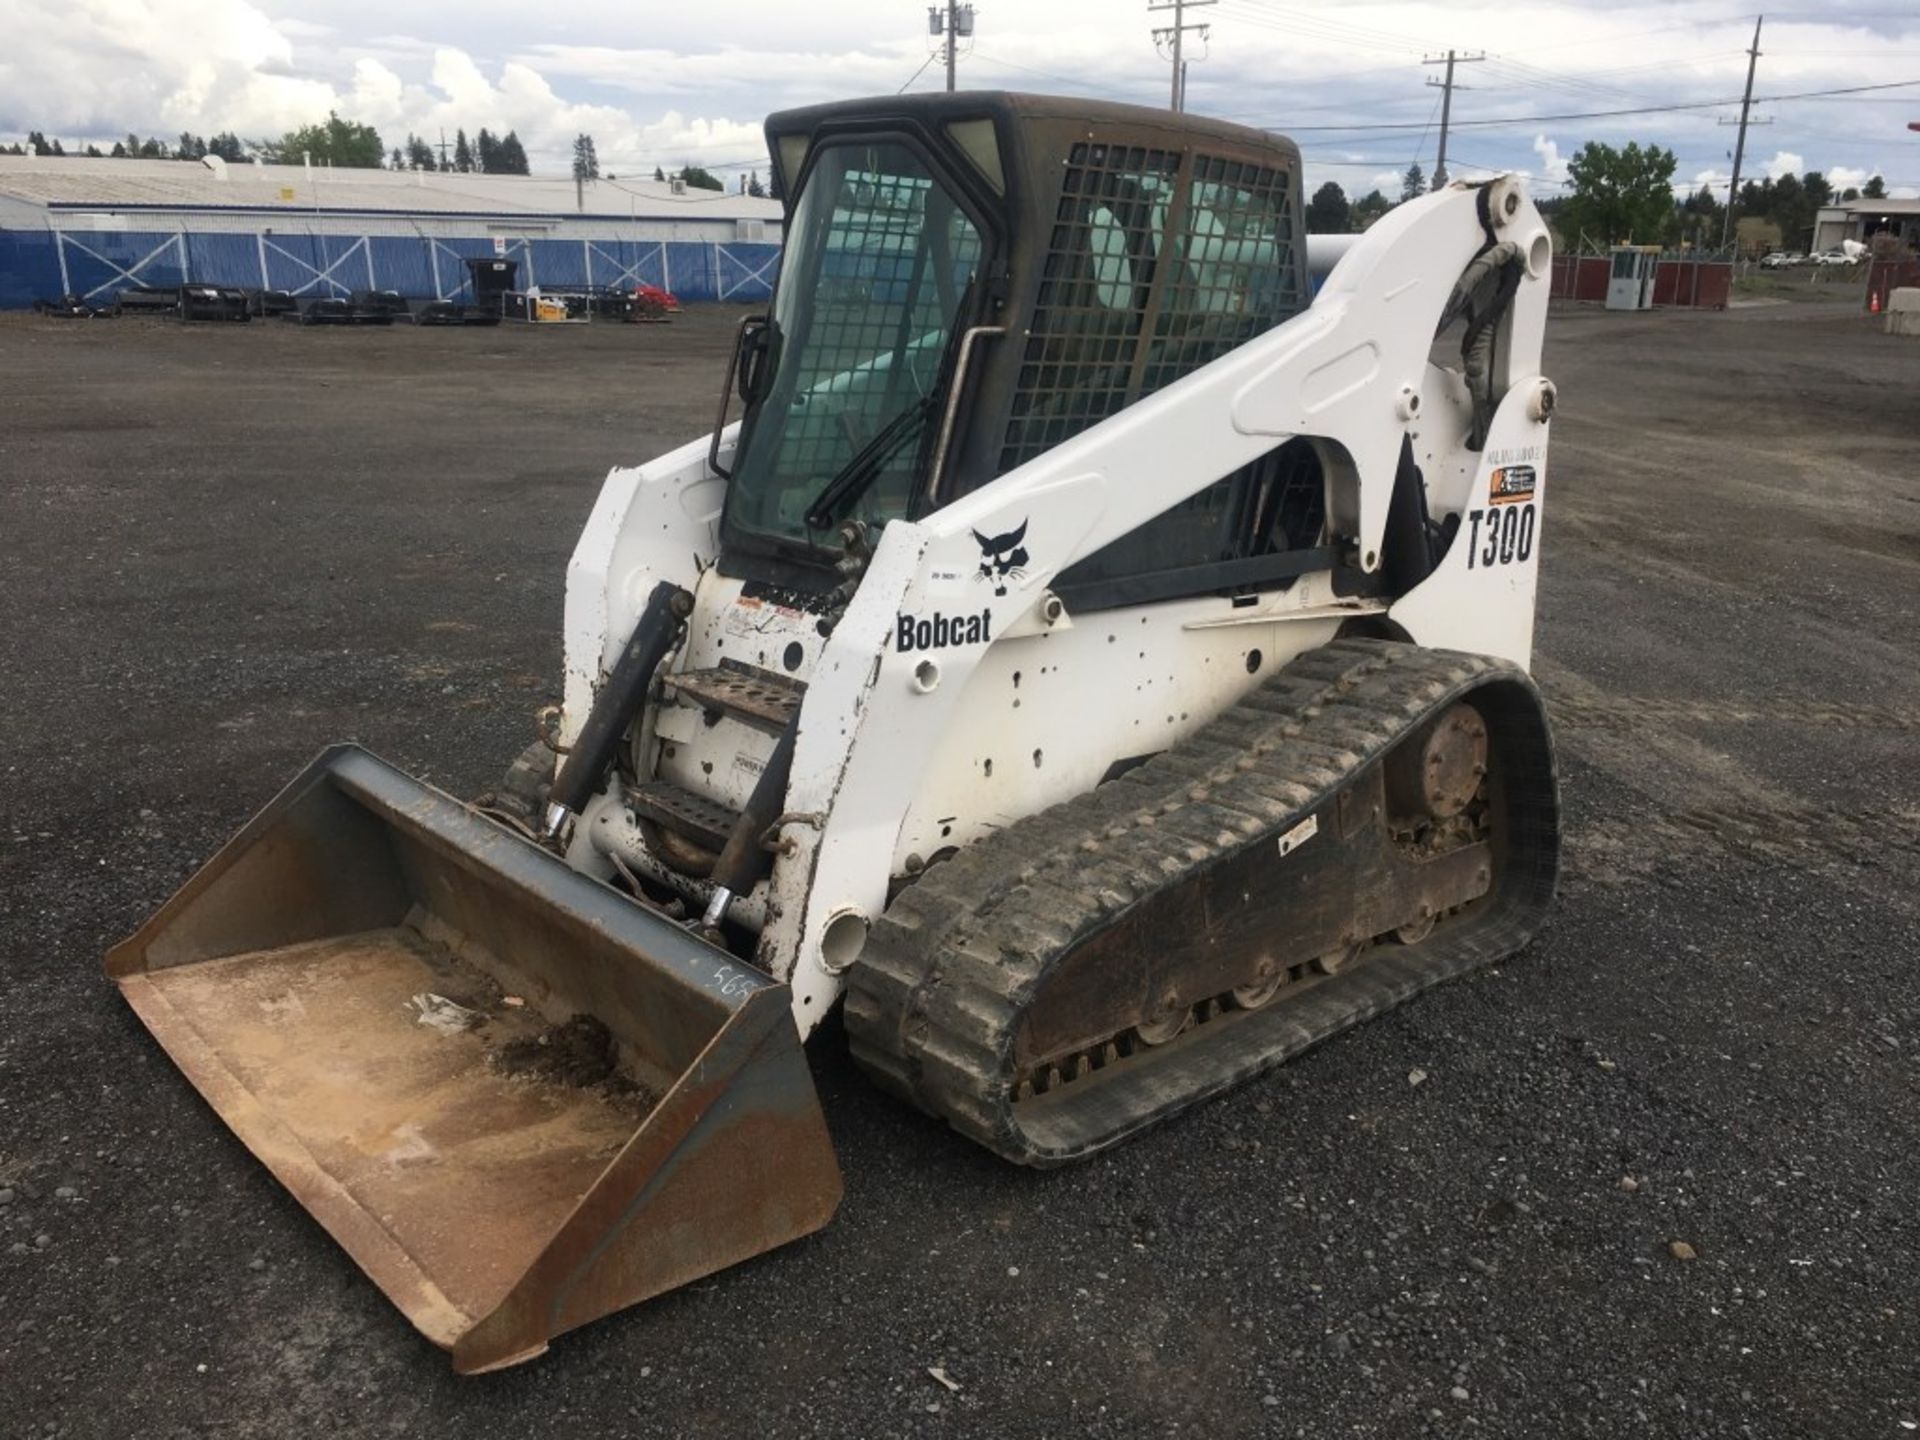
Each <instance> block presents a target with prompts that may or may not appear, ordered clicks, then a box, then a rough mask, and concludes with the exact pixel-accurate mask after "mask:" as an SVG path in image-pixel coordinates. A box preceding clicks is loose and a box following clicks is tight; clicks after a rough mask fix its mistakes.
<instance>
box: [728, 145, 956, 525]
mask: <svg viewBox="0 0 1920 1440" xmlns="http://www.w3.org/2000/svg"><path fill="white" fill-rule="evenodd" d="M979 260H980V232H979V231H978V230H977V229H976V228H975V226H974V224H973V222H972V221H971V220H969V219H968V218H967V216H966V214H965V212H964V211H962V210H961V208H960V206H959V204H958V202H957V201H956V200H955V199H954V197H953V195H952V194H951V193H950V192H949V191H948V190H947V189H946V188H945V187H944V186H943V185H942V184H941V183H940V182H939V181H938V180H936V179H935V178H934V177H933V174H932V172H931V171H930V170H929V169H928V168H927V165H926V163H925V162H924V161H923V160H921V159H920V157H919V156H918V155H917V154H915V153H914V151H913V150H911V149H910V148H908V147H907V146H905V145H902V144H897V143H872V142H865V141H863V142H858V143H853V142H846V143H841V144H829V145H828V146H827V147H826V148H825V149H823V150H822V151H821V153H820V154H819V155H818V156H817V157H816V158H815V160H814V163H813V166H812V168H811V170H810V171H809V172H808V176H807V181H806V185H805V188H804V189H803V190H802V191H801V194H800V198H799V200H798V202H797V203H796V204H795V205H794V209H793V218H792V220H791V222H790V223H789V224H788V226H787V248H786V254H785V256H784V257H783V259H782V261H781V267H780V283H779V287H778V290H777V293H776V294H775V296H774V302H773V316H772V324H771V331H772V333H771V336H770V340H769V349H768V363H769V365H770V367H771V373H770V374H769V376H768V377H767V378H766V379H765V380H763V381H762V382H761V386H762V393H761V395H760V397H759V399H758V401H757V402H756V403H755V404H754V405H753V406H752V407H750V408H749V410H748V412H747V415H746V420H745V425H744V428H743V435H742V441H741V447H740V454H739V456H738V457H737V459H736V462H735V468H734V476H733V484H732V486H731V487H730V490H729V493H728V498H727V518H728V519H729V521H730V522H731V523H732V524H733V525H735V526H738V527H739V528H741V529H742V530H745V531H748V532H751V533H754V534H757V535H761V536H765V537H769V538H773V539H781V540H789V541H800V542H802V543H809V544H820V543H823V542H825V541H827V540H828V538H829V535H830V533H831V530H832V529H833V527H834V526H836V525H837V524H838V523H839V522H840V521H841V520H844V519H847V518H849V517H851V518H855V519H860V520H865V521H867V522H868V523H870V524H879V523H883V522H885V521H887V520H890V519H894V518H896V517H899V516H903V515H905V514H906V513H907V511H908V508H909V506H910V505H911V502H912V498H913V496H914V494H915V493H916V490H917V489H918V488H919V482H921V481H922V480H923V479H924V471H923V466H924V464H925V461H926V457H927V456H928V455H930V453H931V450H932V442H933V434H934V431H935V430H936V429H937V427H938V411H939V408H940V401H941V398H942V397H940V396H939V395H938V394H937V393H936V391H935V385H936V384H937V383H938V381H939V378H940V368H941V363H942V360H943V359H944V357H945V354H946V350H947V346H948V342H949V341H950V340H951V339H952V336H953V332H954V329H955V327H956V325H957V324H958V323H959V318H960V308H961V303H962V300H963V298H964V296H965V295H966V293H967V286H968V282H969V280H970V279H971V278H972V275H973V272H974V270H975V269H976V268H977V266H978V264H979ZM830 487H831V488H832V490H834V491H838V492H840V494H842V495H843V496H844V497H845V498H844V500H842V501H840V502H839V503H837V504H835V505H832V506H830V507H829V508H830V509H831V510H832V514H831V516H830V517H829V516H827V515H824V514H822V513H819V501H820V499H821V497H822V495H823V494H827V493H828V492H829V490H830ZM810 510H811V511H815V513H814V515H813V520H814V521H815V522H816V523H814V524H809V521H808V512H809V511H810ZM819 522H824V523H819Z"/></svg>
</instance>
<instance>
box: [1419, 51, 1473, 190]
mask: <svg viewBox="0 0 1920 1440" xmlns="http://www.w3.org/2000/svg"><path fill="white" fill-rule="evenodd" d="M1486 58H1487V56H1486V52H1485V51H1481V52H1480V53H1479V54H1477V55H1462V54H1461V53H1460V52H1459V51H1458V50H1449V51H1447V53H1446V54H1445V55H1444V56H1441V55H1429V56H1427V57H1426V58H1425V59H1423V60H1422V61H1421V62H1420V63H1421V64H1423V65H1445V66H1446V67H1447V78H1446V79H1445V80H1435V79H1432V78H1431V77H1429V78H1428V80H1427V84H1429V85H1434V86H1438V87H1439V89H1440V158H1439V159H1438V160H1436V161H1434V163H1433V183H1432V184H1431V185H1429V186H1428V187H1427V188H1428V189H1429V190H1438V189H1440V188H1441V187H1442V186H1444V185H1445V184H1446V183H1447V127H1448V125H1450V124H1451V123H1452V121H1453V67H1454V66H1455V65H1471V64H1472V63H1474V62H1475V61H1477V60H1484V59H1486ZM1460 88H1461V89H1462V90H1464V89H1466V88H1467V87H1466V86H1464V85H1462V86H1461V87H1460Z"/></svg>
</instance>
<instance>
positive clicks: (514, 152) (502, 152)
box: [492, 130, 528, 175]
mask: <svg viewBox="0 0 1920 1440" xmlns="http://www.w3.org/2000/svg"><path fill="white" fill-rule="evenodd" d="M494 161H495V164H494V166H493V167H492V168H495V169H497V170H498V171H499V173H500V174H502V175H525V174H527V173H528V171H527V147H526V146H524V145H522V144H521V143H520V136H519V135H518V134H517V133H515V132H514V131H512V130H509V131H507V133H506V135H505V136H504V137H502V138H501V140H500V143H499V144H498V145H497V146H496V147H495V149H494Z"/></svg>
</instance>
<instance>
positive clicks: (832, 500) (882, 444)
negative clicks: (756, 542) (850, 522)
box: [805, 391, 939, 530]
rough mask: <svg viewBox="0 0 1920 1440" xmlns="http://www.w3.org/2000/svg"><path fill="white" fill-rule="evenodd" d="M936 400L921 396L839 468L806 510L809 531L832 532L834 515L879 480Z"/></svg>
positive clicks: (932, 397) (924, 420)
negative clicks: (889, 462)
mask: <svg viewBox="0 0 1920 1440" xmlns="http://www.w3.org/2000/svg"><path fill="white" fill-rule="evenodd" d="M938 398H939V394H938V392H937V391H936V392H934V393H932V394H929V395H925V396H922V397H921V398H920V399H919V400H917V401H915V402H914V403H913V404H912V405H911V406H910V407H908V408H907V409H905V410H902V411H901V412H900V413H899V414H898V415H896V416H894V417H893V419H891V420H889V421H888V422H887V423H886V424H885V425H883V426H882V427H881V428H880V432H879V433H878V434H877V435H875V436H874V437H873V438H872V439H871V440H869V441H868V442H867V443H866V444H864V445H862V446H861V447H860V448H859V449H858V450H856V451H855V452H854V454H853V458H852V459H850V460H848V461H847V463H846V464H844V465H842V466H841V467H840V470H839V473H838V474H836V475H835V476H834V477H833V478H832V479H831V480H829V481H828V482H827V483H826V486H825V487H824V488H823V489H822V490H821V491H820V493H819V494H818V495H816V496H814V497H813V502H812V503H811V504H809V505H808V506H807V510H806V516H805V519H806V522H807V526H808V528H810V529H813V530H827V529H831V528H832V526H833V523H834V516H835V514H836V513H837V512H838V511H840V510H841V509H842V508H844V507H845V506H846V505H847V504H848V503H849V502H850V501H854V500H858V499H859V498H860V497H861V496H862V495H864V494H866V493H867V488H868V487H869V486H870V485H872V484H873V482H874V481H875V480H876V479H878V478H879V475H880V471H881V469H882V468H883V467H884V466H885V465H886V463H887V462H888V461H889V460H891V459H892V458H893V457H894V456H895V455H896V454H898V453H899V450H900V447H901V446H902V445H904V444H906V443H907V441H908V440H910V439H912V438H913V437H914V436H915V435H916V434H918V433H919V430H920V427H921V426H922V425H924V424H926V423H927V417H928V416H929V415H931V414H933V410H934V404H935V402H936V401H937V400H938Z"/></svg>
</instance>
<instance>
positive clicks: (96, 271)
mask: <svg viewBox="0 0 1920 1440" xmlns="http://www.w3.org/2000/svg"><path fill="white" fill-rule="evenodd" d="M59 247H60V248H59V251H58V253H57V255H56V261H55V263H56V264H58V263H59V260H61V259H64V260H65V262H66V274H67V289H68V290H69V291H70V292H72V293H73V294H75V295H79V296H81V297H82V298H83V299H91V300H92V301H93V302H94V303H95V304H100V303H104V302H105V301H106V300H108V299H110V298H111V297H113V296H115V295H117V294H119V293H120V292H121V291H122V290H124V289H126V288H127V287H128V286H129V285H178V284H180V283H181V282H182V281H184V280H185V279H186V278H187V276H186V274H185V271H184V269H183V266H182V256H181V249H182V246H181V241H180V236H179V235H178V234H176V233H173V232H170V231H164V230H89V231H85V232H83V233H81V234H76V235H62V236H60V238H59Z"/></svg>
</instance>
